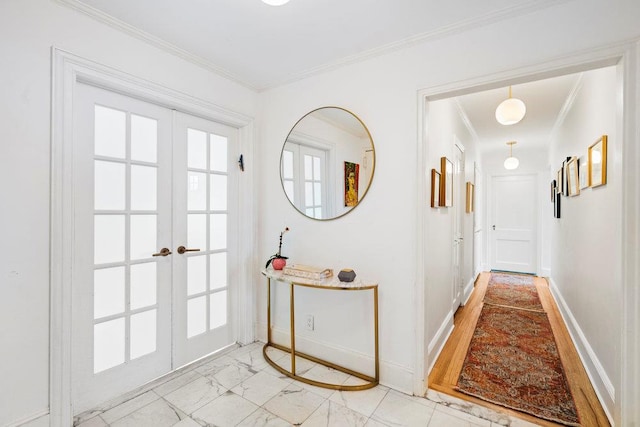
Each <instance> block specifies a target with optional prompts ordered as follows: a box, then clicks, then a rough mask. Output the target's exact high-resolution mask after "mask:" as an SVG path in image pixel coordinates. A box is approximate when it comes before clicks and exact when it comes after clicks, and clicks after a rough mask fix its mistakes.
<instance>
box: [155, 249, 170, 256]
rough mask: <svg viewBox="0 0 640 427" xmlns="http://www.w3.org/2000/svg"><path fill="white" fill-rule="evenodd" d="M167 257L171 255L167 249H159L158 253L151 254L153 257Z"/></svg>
mask: <svg viewBox="0 0 640 427" xmlns="http://www.w3.org/2000/svg"><path fill="white" fill-rule="evenodd" d="M167 255H171V251H170V250H169V248H162V249H160V252H158V253H156V254H153V256H167Z"/></svg>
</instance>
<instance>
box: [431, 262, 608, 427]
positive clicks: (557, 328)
mask: <svg viewBox="0 0 640 427" xmlns="http://www.w3.org/2000/svg"><path fill="white" fill-rule="evenodd" d="M489 277H490V273H482V274H480V276H479V277H478V280H477V281H476V284H475V287H474V290H473V293H472V294H471V297H470V298H469V301H468V302H467V304H466V305H465V306H464V307H461V308H460V309H459V310H458V311H457V312H456V314H455V317H454V324H455V329H454V331H453V333H452V334H451V336H450V337H449V339H448V341H447V343H446V344H445V346H444V348H443V349H442V352H441V353H440V356H439V357H438V360H436V363H435V365H434V367H433V369H432V370H431V373H430V374H429V378H428V384H429V388H431V389H433V390H436V391H439V392H443V393H446V394H449V395H451V396H455V397H457V398H459V399H464V400H466V401H470V402H474V403H477V404H480V405H483V406H486V407H489V408H491V409H493V410H496V411H499V412H503V413H507V414H509V415H513V416H516V417H518V418H522V419H524V420H526V421H529V422H532V423H535V424H539V425H542V426H558V425H561V424H557V423H554V422H550V421H546V420H542V419H540V418H536V417H534V416H532V415H529V414H525V413H522V412H518V411H514V410H511V409H508V408H504V407H502V406H499V405H494V404H491V403H489V402H485V401H484V400H481V399H477V398H474V397H472V396H468V395H466V394H464V393H460V392H458V391H456V390H455V389H454V387H455V385H456V383H457V382H458V377H459V375H460V371H461V370H462V364H463V362H464V359H465V356H466V354H467V349H468V347H469V343H470V342H471V337H472V336H473V332H474V330H475V327H476V322H477V321H478V317H479V316H480V311H481V310H482V304H483V303H482V300H483V298H484V294H485V291H486V290H487V284H488V282H489ZM534 283H535V285H536V289H537V290H538V295H539V296H540V301H541V302H542V306H543V308H544V310H545V311H546V312H547V315H548V317H549V321H550V322H551V329H552V330H553V334H554V336H555V338H556V343H557V346H558V352H559V353H560V359H561V360H562V364H563V366H564V369H565V374H566V376H567V381H568V382H569V387H570V389H571V393H572V394H573V398H574V400H575V404H576V408H577V410H578V416H579V417H580V422H581V425H582V426H585V427H587V426H588V427H590V426H609V425H610V423H609V420H608V419H607V416H606V414H605V412H604V410H603V409H602V406H601V405H600V402H599V401H598V398H597V397H596V394H595V391H594V389H593V386H592V385H591V382H590V381H589V377H588V376H587V372H586V371H585V369H584V367H583V366H582V362H581V361H580V357H579V356H578V352H577V351H576V349H575V347H574V346H573V343H572V341H571V337H570V336H569V331H568V330H567V328H566V326H565V324H564V321H563V320H562V316H561V315H560V311H559V310H558V307H557V306H556V303H555V301H554V299H553V297H552V295H551V291H550V289H549V286H548V284H547V281H546V280H545V279H543V278H540V277H536V278H535V279H534Z"/></svg>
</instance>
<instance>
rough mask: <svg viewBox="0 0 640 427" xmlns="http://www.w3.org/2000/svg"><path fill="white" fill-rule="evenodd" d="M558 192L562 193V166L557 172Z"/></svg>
mask: <svg viewBox="0 0 640 427" xmlns="http://www.w3.org/2000/svg"><path fill="white" fill-rule="evenodd" d="M556 193H558V194H562V168H560V169H558V172H556Z"/></svg>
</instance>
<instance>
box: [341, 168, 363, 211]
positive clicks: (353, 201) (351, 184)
mask: <svg viewBox="0 0 640 427" xmlns="http://www.w3.org/2000/svg"><path fill="white" fill-rule="evenodd" d="M359 180H360V165H359V164H357V163H351V162H344V205H345V206H355V205H357V204H358V181H359Z"/></svg>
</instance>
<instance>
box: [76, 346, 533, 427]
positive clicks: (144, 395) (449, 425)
mask: <svg viewBox="0 0 640 427" xmlns="http://www.w3.org/2000/svg"><path fill="white" fill-rule="evenodd" d="M262 346H263V344H262V343H254V344H250V345H246V346H243V347H239V348H235V349H232V350H231V351H229V352H227V353H226V354H224V355H221V356H214V357H212V358H209V359H204V360H203V361H200V362H199V363H196V364H194V365H192V366H190V367H187V368H186V369H183V370H181V371H180V372H177V373H173V374H171V375H169V376H168V377H165V378H163V379H160V380H157V381H155V382H153V383H152V384H151V386H148V387H145V388H143V389H141V390H139V391H138V392H133V393H130V394H128V395H125V396H122V397H120V398H119V399H116V400H114V401H112V402H111V403H108V404H105V405H104V406H103V407H101V408H95V409H94V410H91V411H87V412H85V413H83V414H80V415H79V416H77V417H76V419H75V422H74V425H75V426H77V427H104V426H113V427H129V426H131V427H134V426H135V427H147V426H148V427H163V426H167V427H169V426H176V427H200V426H220V427H223V426H274V427H278V426H291V425H294V426H305V427H307V426H309V427H316V426H339V427H342V426H345V427H351V426H354V427H356V426H369V427H385V426H386V427H395V426H446V427H458V426H461V427H462V426H464V427H471V426H473V427H475V426H487V427H492V426H513V427H527V426H532V425H533V424H530V423H528V422H525V421H522V420H518V419H515V418H512V417H509V416H507V415H505V414H500V413H497V412H494V411H491V410H489V409H486V408H483V407H481V406H478V405H474V404H471V403H469V402H465V401H462V400H459V399H456V398H453V397H451V396H447V395H444V394H441V393H437V392H434V391H432V390H429V392H428V393H427V396H426V397H424V398H423V397H414V396H409V395H406V394H403V393H400V392H398V391H395V390H392V389H389V388H388V387H385V386H382V385H380V386H377V387H375V388H373V389H369V390H364V391H352V392H344V391H335V390H327V389H322V388H318V387H314V386H311V385H307V384H304V383H301V382H299V381H295V380H292V379H291V378H288V377H287V376H284V375H282V374H280V373H279V372H278V371H276V370H275V369H273V368H272V367H271V366H269V365H268V364H267V363H266V361H265V360H264V357H263V355H262ZM268 351H269V352H271V353H270V356H271V358H272V360H274V361H276V363H278V364H279V365H281V366H286V365H287V364H288V363H290V356H289V355H288V354H287V353H285V352H282V351H279V350H277V349H272V348H270V349H269V350H268ZM296 367H297V369H298V372H299V373H302V372H305V376H308V377H309V378H314V379H317V380H320V381H325V382H334V383H335V382H339V383H342V384H359V383H360V381H361V380H359V379H358V378H355V377H352V376H349V375H346V374H343V373H342V372H338V371H335V370H333V369H330V368H326V367H324V366H321V365H318V364H315V363H312V362H309V361H307V360H304V359H300V360H299V361H298V360H296Z"/></svg>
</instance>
